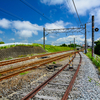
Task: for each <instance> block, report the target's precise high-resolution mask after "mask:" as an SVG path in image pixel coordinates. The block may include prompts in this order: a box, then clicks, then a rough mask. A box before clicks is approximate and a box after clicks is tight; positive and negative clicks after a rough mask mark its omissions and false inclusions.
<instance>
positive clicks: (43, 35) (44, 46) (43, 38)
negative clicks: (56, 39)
mask: <svg viewBox="0 0 100 100" xmlns="http://www.w3.org/2000/svg"><path fill="white" fill-rule="evenodd" d="M43 48H44V49H45V28H43Z"/></svg>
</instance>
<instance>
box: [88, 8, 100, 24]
mask: <svg viewBox="0 0 100 100" xmlns="http://www.w3.org/2000/svg"><path fill="white" fill-rule="evenodd" d="M92 15H94V16H95V23H96V24H97V25H100V7H97V8H95V9H93V10H92V11H91V12H90V18H89V19H90V20H91V16H92Z"/></svg>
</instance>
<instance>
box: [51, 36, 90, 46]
mask: <svg viewBox="0 0 100 100" xmlns="http://www.w3.org/2000/svg"><path fill="white" fill-rule="evenodd" d="M74 38H75V43H76V44H80V43H83V44H84V41H85V39H84V35H73V36H68V37H62V38H59V39H57V40H56V41H54V42H52V43H51V44H52V45H57V44H58V45H59V44H62V43H66V44H69V43H70V41H71V43H74ZM87 42H88V44H90V43H91V39H87Z"/></svg>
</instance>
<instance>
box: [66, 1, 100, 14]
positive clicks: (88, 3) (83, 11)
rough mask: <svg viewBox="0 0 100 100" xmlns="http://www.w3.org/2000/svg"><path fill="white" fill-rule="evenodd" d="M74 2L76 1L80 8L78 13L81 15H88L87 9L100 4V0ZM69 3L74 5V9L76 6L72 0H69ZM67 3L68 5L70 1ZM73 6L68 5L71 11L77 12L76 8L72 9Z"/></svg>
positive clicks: (77, 6)
mask: <svg viewBox="0 0 100 100" xmlns="http://www.w3.org/2000/svg"><path fill="white" fill-rule="evenodd" d="M74 2H75V5H76V8H77V10H78V13H79V14H80V15H86V12H87V11H89V10H92V9H94V8H95V7H98V6H100V0H92V1H91V0H86V1H84V0H74ZM69 3H70V5H72V6H71V7H72V8H73V9H75V8H74V6H73V3H72V0H69ZM67 5H68V3H67ZM71 7H70V6H68V8H69V10H70V12H75V10H71Z"/></svg>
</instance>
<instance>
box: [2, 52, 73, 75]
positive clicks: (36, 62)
mask: <svg viewBox="0 0 100 100" xmlns="http://www.w3.org/2000/svg"><path fill="white" fill-rule="evenodd" d="M72 53H73V52H72ZM72 53H67V54H68V55H69V54H72ZM67 54H62V55H59V56H56V57H61V56H63V55H67ZM50 59H55V57H51V58H46V59H42V60H38V61H34V62H31V63H29V64H26V65H22V66H19V67H15V68H9V69H6V70H3V71H0V74H4V73H7V72H10V71H15V70H18V69H21V68H25V67H28V66H32V65H35V64H40V63H41V62H44V61H47V60H50Z"/></svg>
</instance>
